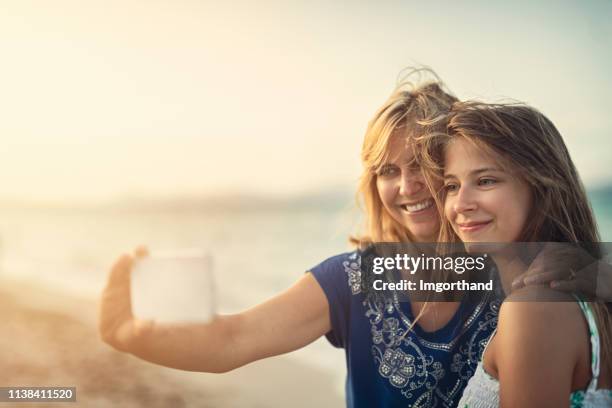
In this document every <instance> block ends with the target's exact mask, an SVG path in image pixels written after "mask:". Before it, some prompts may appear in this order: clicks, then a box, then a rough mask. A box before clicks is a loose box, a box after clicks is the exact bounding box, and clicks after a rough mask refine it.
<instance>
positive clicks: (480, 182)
mask: <svg viewBox="0 0 612 408" xmlns="http://www.w3.org/2000/svg"><path fill="white" fill-rule="evenodd" d="M495 183H497V180H495V179H480V180H478V185H479V186H492V185H493V184H495Z"/></svg>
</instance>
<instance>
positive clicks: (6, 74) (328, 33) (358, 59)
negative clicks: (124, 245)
mask: <svg viewBox="0 0 612 408" xmlns="http://www.w3.org/2000/svg"><path fill="white" fill-rule="evenodd" d="M430 3H432V4H430ZM532 3H533V4H532ZM611 20H612V3H610V2H608V1H590V2H581V1H551V2H520V1H519V2H512V3H510V2H485V1H472V2H450V1H449V2H444V1H442V2H424V1H421V2H416V1H386V2H376V3H374V2H366V1H356V2H341V1H337V2H327V1H299V2H297V1H296V2H291V1H257V2H254V1H252V2H248V1H237V2H213V1H210V2H209V1H195V0H172V1H170V0H167V1H162V0H148V1H138V0H121V1H118V0H105V1H101V0H89V1H88V0H79V1H71V0H56V1H54V2H52V3H50V2H48V1H42V0H41V1H32V0H0V52H1V55H2V57H1V58H2V62H1V63H0V111H1V112H2V115H1V120H0V140H1V143H0V170H1V171H0V186H1V190H0V198H2V199H9V200H32V201H37V202H54V203H73V202H100V201H106V200H113V199H115V198H120V197H125V196H148V195H155V196H176V195H178V196H207V195H219V194H235V193H239V194H253V193H254V194H264V195H271V196H272V195H274V196H276V195H279V196H281V195H284V194H296V193H297V194H299V193H303V192H309V191H317V190H329V189H334V188H346V189H349V190H350V189H353V188H354V187H355V186H356V183H357V179H358V177H359V174H360V170H361V164H360V161H359V151H360V148H361V143H362V138H363V135H364V132H365V129H366V126H367V122H368V120H369V119H370V118H371V117H372V115H373V114H374V112H375V111H376V109H377V108H378V107H379V106H380V105H381V104H382V103H383V102H384V100H385V99H386V97H387V96H388V95H389V94H390V93H391V91H392V90H393V87H394V85H395V84H396V81H397V78H398V74H399V73H400V71H401V70H402V69H403V68H406V67H408V66H414V65H427V66H430V67H432V68H433V69H434V70H435V71H436V72H437V73H438V75H439V76H440V77H441V78H442V79H443V80H444V81H445V82H446V84H447V85H448V87H449V88H450V89H451V90H452V91H453V92H454V93H455V94H456V95H457V96H458V97H460V98H461V99H467V98H479V99H484V100H487V101H499V100H501V99H507V98H512V99H516V100H520V101H524V102H527V103H529V104H531V105H533V106H535V107H536V108H538V109H540V110H541V111H542V112H543V113H545V114H546V115H547V116H548V117H549V118H550V119H551V120H552V121H553V122H554V123H555V124H556V125H557V127H558V128H559V130H560V131H561V133H562V134H563V135H564V138H565V140H566V142H567V145H568V147H569V150H570V153H571V154H572V156H573V158H574V161H575V163H576V165H577V167H578V169H579V171H580V173H581V175H582V177H583V179H584V181H585V183H586V184H587V185H588V186H595V185H599V184H605V183H612V172H611V170H610V166H609V162H610V160H609V156H610V152H612V138H611V137H610V136H609V135H611V134H612V132H611V131H612V122H611V121H610V119H609V118H610V112H611V111H612V98H610V97H609V92H610V90H611V89H612V86H611V85H612V78H611V75H610V74H609V73H610V72H612V25H610V24H609V21H611Z"/></svg>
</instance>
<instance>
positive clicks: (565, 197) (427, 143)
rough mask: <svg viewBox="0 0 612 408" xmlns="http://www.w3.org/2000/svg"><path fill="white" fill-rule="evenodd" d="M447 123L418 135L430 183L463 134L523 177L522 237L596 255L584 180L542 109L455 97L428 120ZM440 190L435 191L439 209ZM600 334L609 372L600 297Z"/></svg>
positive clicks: (611, 347) (453, 238)
mask: <svg viewBox="0 0 612 408" xmlns="http://www.w3.org/2000/svg"><path fill="white" fill-rule="evenodd" d="M435 122H437V123H441V124H444V125H446V132H431V133H429V134H428V135H424V136H422V137H420V138H419V143H421V145H420V147H419V149H417V150H416V151H417V152H418V153H419V158H420V160H421V164H422V165H424V166H425V168H427V169H429V171H427V172H426V175H427V177H426V179H427V180H428V183H429V184H430V185H432V183H433V180H434V178H437V177H440V176H441V175H442V169H443V168H444V148H445V146H446V145H447V144H448V143H450V142H451V141H452V140H454V139H457V138H462V139H464V140H467V141H468V142H470V143H473V144H475V145H476V146H478V147H479V148H482V149H484V151H486V152H488V153H493V154H494V155H495V156H496V157H498V158H499V161H500V165H502V166H504V167H506V168H508V169H509V171H510V173H511V174H514V175H516V176H517V177H520V178H522V179H523V180H524V181H525V182H526V183H527V184H528V185H529V186H530V189H531V193H532V198H533V199H532V202H533V203H534V205H533V206H532V208H531V214H530V216H529V217H528V222H527V225H526V226H525V228H524V230H523V233H522V236H521V237H520V238H519V241H523V242H569V243H577V244H580V245H581V246H583V247H584V248H585V249H587V250H589V251H590V252H591V253H592V255H594V256H596V257H599V251H598V245H597V243H598V242H599V241H600V236H599V232H598V230H597V224H596V222H595V217H594V216H593V211H592V209H591V207H590V205H589V201H588V199H587V195H586V192H585V189H584V186H583V184H582V182H581V180H580V177H579V176H578V172H577V171H576V167H575V166H574V163H573V162H572V159H571V157H570V155H569V152H568V150H567V147H566V146H565V143H564V142H563V138H562V137H561V134H560V133H559V131H558V130H557V128H556V127H555V126H554V125H553V123H552V122H551V121H550V120H549V119H548V118H547V117H546V116H544V115H543V114H542V113H540V112H539V111H537V110H536V109H534V108H531V107H529V106H526V105H524V104H516V103H515V104H485V103H481V102H458V103H455V104H454V105H453V107H452V109H451V111H450V112H449V114H448V115H441V116H439V117H438V118H436V119H432V120H431V123H435ZM443 195H444V190H443V189H442V190H441V191H440V194H437V195H436V201H437V205H438V208H439V210H440V211H441V212H440V214H444V213H443V212H442V207H443V206H442V202H443V200H444V197H443ZM439 240H440V241H441V242H457V241H460V240H459V238H458V237H457V235H456V234H455V233H454V231H453V230H452V227H451V225H450V223H449V222H448V220H446V219H443V220H442V222H441V228H440V238H439ZM591 307H592V308H593V310H594V313H595V316H596V321H597V324H598V327H599V330H600V334H601V340H602V362H604V365H605V366H607V370H608V372H609V373H610V374H612V358H611V357H612V338H611V337H612V319H611V317H610V316H611V314H610V310H609V308H608V307H607V306H606V304H605V303H599V302H593V303H591Z"/></svg>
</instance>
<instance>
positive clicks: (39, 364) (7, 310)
mask: <svg viewBox="0 0 612 408" xmlns="http://www.w3.org/2000/svg"><path fill="white" fill-rule="evenodd" d="M96 307H97V305H96V302H95V300H92V299H79V298H75V297H74V296H67V295H65V294H59V293H56V292H53V291H51V290H49V289H46V288H43V287H36V286H33V285H31V284H29V283H26V282H20V281H11V280H6V279H2V280H0V319H1V321H2V325H1V326H0V327H1V328H0V342H1V343H2V344H1V347H0V350H2V351H1V355H0V358H1V361H2V369H1V370H0V386H74V387H76V390H77V392H76V393H77V402H76V403H65V404H59V403H19V404H16V406H18V407H41V406H51V407H62V406H64V407H75V406H79V407H88V408H89V407H115V406H121V407H241V408H243V407H247V408H248V407H284V406H291V407H313V406H315V407H342V406H344V400H343V396H342V395H339V393H338V387H337V384H336V383H335V382H334V379H333V378H332V376H331V375H329V374H328V373H326V372H322V371H317V370H316V369H314V368H312V367H309V366H305V365H301V364H299V363H297V362H295V361H294V360H293V359H290V358H288V357H287V356H280V357H276V358H272V359H267V360H265V361H259V362H256V363H253V364H250V365H248V366H246V367H242V368H241V369H238V370H235V371H233V372H230V373H227V374H221V375H219V374H204V373H192V372H182V371H178V370H173V369H169V368H165V367H160V366H156V365H154V364H150V363H147V362H145V361H142V360H139V359H137V358H135V357H133V356H131V355H127V354H123V353H119V352H117V351H115V350H113V349H112V348H111V347H109V346H107V345H106V344H104V343H102V342H101V341H100V339H99V338H98V335H97V331H96V329H95V323H96ZM0 406H12V405H11V404H10V403H0Z"/></svg>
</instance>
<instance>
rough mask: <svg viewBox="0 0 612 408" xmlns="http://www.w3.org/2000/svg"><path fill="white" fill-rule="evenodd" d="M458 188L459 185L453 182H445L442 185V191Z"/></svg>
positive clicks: (450, 191)
mask: <svg viewBox="0 0 612 408" xmlns="http://www.w3.org/2000/svg"><path fill="white" fill-rule="evenodd" d="M458 189H459V186H458V185H457V184H455V183H447V184H445V185H444V191H446V192H447V193H452V192H454V191H457V190H458Z"/></svg>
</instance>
